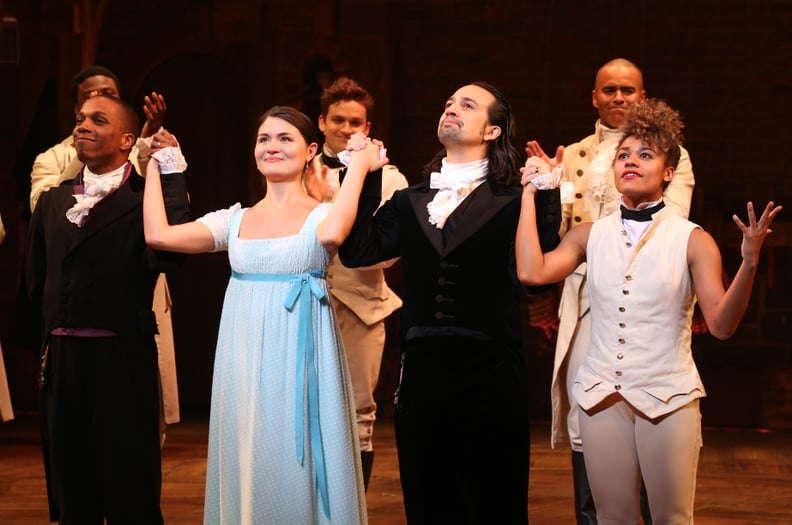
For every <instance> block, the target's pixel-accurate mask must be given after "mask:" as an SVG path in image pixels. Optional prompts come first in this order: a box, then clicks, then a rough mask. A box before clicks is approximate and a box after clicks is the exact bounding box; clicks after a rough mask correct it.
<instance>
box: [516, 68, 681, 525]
mask: <svg viewBox="0 0 792 525" xmlns="http://www.w3.org/2000/svg"><path fill="white" fill-rule="evenodd" d="M645 98H646V91H644V88H643V74H642V73H641V70H640V69H638V67H637V66H636V65H635V64H633V63H632V62H630V61H629V60H625V59H623V58H616V59H613V60H611V61H609V62H607V63H606V64H604V65H603V66H602V67H601V68H600V69H599V70H598V71H597V76H596V79H595V86H594V89H593V90H592V92H591V102H592V105H593V106H594V108H596V109H597V111H598V113H599V120H597V122H596V123H595V124H594V134H593V135H589V136H588V137H586V138H584V139H583V140H581V141H580V142H577V143H575V144H571V145H569V146H567V147H566V148H565V150H564V156H563V160H562V164H561V166H562V169H563V175H562V181H563V182H564V183H567V184H568V185H572V187H574V190H572V191H571V192H569V193H570V198H569V199H564V202H562V219H561V230H560V234H561V235H562V236H563V235H564V233H566V232H567V231H568V230H569V229H571V228H574V227H575V226H576V225H578V224H580V223H582V222H589V221H596V220H598V219H600V218H602V217H605V216H607V215H610V214H611V213H613V212H614V211H617V210H618V209H619V199H620V197H621V195H620V194H619V192H618V191H616V187H615V185H614V181H613V168H612V165H613V160H614V158H615V153H616V146H617V143H618V141H619V140H620V138H621V132H620V131H619V126H620V125H621V124H622V122H623V120H624V115H625V113H626V109H627V106H628V105H630V104H635V103H638V102H642V101H643V100H644V99H645ZM681 150H682V151H681V157H680V159H679V162H678V164H677V166H676V169H675V171H674V179H673V180H672V181H671V183H670V184H669V185H668V186H667V187H666V188H665V190H664V193H663V200H664V201H665V204H666V206H667V207H668V208H669V209H671V210H673V211H674V212H675V213H677V214H679V215H680V216H682V217H685V218H687V216H688V214H689V212H690V201H691V198H692V196H693V186H694V184H695V181H694V178H693V166H692V164H691V162H690V157H689V155H688V152H687V151H686V150H685V148H681ZM526 152H527V153H528V155H534V156H538V157H546V155H545V153H544V152H543V151H542V149H541V147H540V146H539V144H538V143H536V142H533V141H532V142H529V143H528V145H527V147H526ZM564 193H567V192H564ZM558 314H559V318H560V322H559V328H558V339H557V342H556V352H555V363H554V366H553V381H552V385H551V399H552V413H553V422H552V433H551V437H550V440H551V446H552V447H553V448H556V447H558V446H561V445H563V444H565V443H569V444H570V446H571V448H572V472H573V480H574V490H575V514H576V517H577V522H578V523H579V524H586V525H590V524H596V523H597V514H596V508H595V506H594V505H595V502H594V501H593V498H592V497H591V490H590V489H589V484H588V478H587V476H586V470H585V462H584V460H583V443H582V441H581V439H580V427H579V424H578V410H579V407H578V405H577V403H576V402H575V399H574V397H573V395H572V384H573V381H574V379H575V376H576V375H577V371H578V369H579V368H580V364H581V363H582V362H583V358H584V357H585V355H586V352H587V351H588V345H589V340H590V338H591V319H590V317H589V294H588V285H587V284H586V263H583V264H581V265H580V266H579V267H578V268H577V269H576V270H575V272H574V273H572V274H571V275H570V276H569V277H567V278H566V280H565V281H564V288H563V292H562V295H561V303H560V306H559V310H558ZM648 518H649V517H648V513H647V514H645V515H644V519H645V520H646V519H648Z"/></svg>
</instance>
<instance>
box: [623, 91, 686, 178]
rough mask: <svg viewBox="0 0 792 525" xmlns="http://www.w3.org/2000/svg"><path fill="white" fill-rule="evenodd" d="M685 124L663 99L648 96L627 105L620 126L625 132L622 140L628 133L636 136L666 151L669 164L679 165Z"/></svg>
mask: <svg viewBox="0 0 792 525" xmlns="http://www.w3.org/2000/svg"><path fill="white" fill-rule="evenodd" d="M684 127H685V125H684V124H683V123H682V119H681V118H680V116H679V112H678V111H676V110H675V109H673V108H672V107H671V106H669V105H668V104H666V103H665V102H664V101H663V100H659V99H656V98H648V99H646V100H644V101H643V102H640V103H638V104H632V105H631V106H629V107H628V108H627V114H626V115H625V117H624V122H623V123H622V125H621V126H620V127H619V130H620V131H621V132H622V133H623V134H624V135H623V137H622V140H621V143H623V142H624V141H625V139H627V138H628V137H635V138H637V139H638V140H640V141H641V142H643V143H645V144H647V145H649V146H651V147H653V148H655V149H656V150H658V151H660V152H662V153H664V154H665V157H666V159H665V163H666V164H665V165H666V166H671V167H676V165H677V163H678V162H679V156H680V155H681V151H680V147H681V146H682V142H683V140H684V137H683V136H682V129H684ZM621 143H619V146H621Z"/></svg>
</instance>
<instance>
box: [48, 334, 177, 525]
mask: <svg viewBox="0 0 792 525" xmlns="http://www.w3.org/2000/svg"><path fill="white" fill-rule="evenodd" d="M148 339H150V341H149V340H148ZM43 377H44V385H43V389H42V391H41V398H40V401H41V431H42V440H43V445H44V461H45V466H46V470H47V489H48V492H49V498H50V504H51V508H50V516H51V518H52V519H53V520H58V521H59V523H61V524H80V525H91V524H97V525H101V524H102V523H104V520H105V519H106V520H107V523H108V525H124V524H130V525H131V524H136V525H139V524H145V525H149V524H152V525H159V524H161V523H162V521H163V520H162V513H161V511H160V488H161V484H162V481H161V463H160V442H159V401H158V399H159V397H158V389H159V384H158V368H157V349H156V345H155V343H154V339H153V336H152V337H151V338H146V339H145V340H141V341H129V340H128V339H123V338H120V337H100V338H83V337H59V336H53V337H51V338H50V341H49V345H48V349H47V354H46V369H45V372H44V376H43Z"/></svg>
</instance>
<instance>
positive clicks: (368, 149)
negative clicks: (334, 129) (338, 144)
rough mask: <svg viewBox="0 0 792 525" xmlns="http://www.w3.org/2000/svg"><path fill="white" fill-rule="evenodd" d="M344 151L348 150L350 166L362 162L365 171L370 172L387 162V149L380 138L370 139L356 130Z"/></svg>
mask: <svg viewBox="0 0 792 525" xmlns="http://www.w3.org/2000/svg"><path fill="white" fill-rule="evenodd" d="M346 151H347V152H349V153H348V154H349V166H350V167H352V166H353V165H360V164H362V165H363V166H365V167H366V171H368V172H371V171H376V170H378V169H380V168H381V167H383V166H384V165H386V164H387V163H388V155H387V152H388V151H387V149H386V148H385V144H383V143H382V141H381V140H377V139H372V138H371V137H367V136H366V135H365V134H363V133H361V132H357V133H355V134H353V135H352V136H351V137H350V138H349V141H348V142H347V147H346ZM339 158H341V155H339Z"/></svg>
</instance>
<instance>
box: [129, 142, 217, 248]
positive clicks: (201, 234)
mask: <svg viewBox="0 0 792 525" xmlns="http://www.w3.org/2000/svg"><path fill="white" fill-rule="evenodd" d="M155 138H159V139H160V140H159V142H161V143H162V144H163V145H164V146H166V147H163V148H159V147H155V148H154V149H153V151H154V153H153V154H154V155H156V156H152V158H151V161H150V162H149V163H148V167H147V174H146V189H145V193H144V195H143V230H144V232H145V234H146V243H147V244H148V245H149V246H150V247H152V248H155V249H157V250H166V251H172V252H181V253H203V252H208V251H211V250H212V249H213V248H214V240H213V239H212V233H211V231H210V230H209V228H208V227H207V226H205V225H204V224H201V223H200V222H186V223H183V224H169V222H168V214H167V212H166V208H165V199H164V197H163V193H162V181H161V177H168V174H167V173H166V174H161V173H160V161H159V160H158V159H157V157H161V155H157V152H158V151H163V152H165V151H164V150H166V149H169V148H173V150H172V151H171V152H170V153H172V154H173V155H176V151H174V150H176V148H178V142H177V141H176V138H175V137H174V136H173V135H171V134H170V133H168V132H167V131H166V130H160V131H158V132H157V134H156V135H155ZM155 144H156V142H155ZM165 153H167V152H165ZM169 164H170V163H169ZM171 169H173V168H171ZM166 171H168V170H166Z"/></svg>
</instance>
